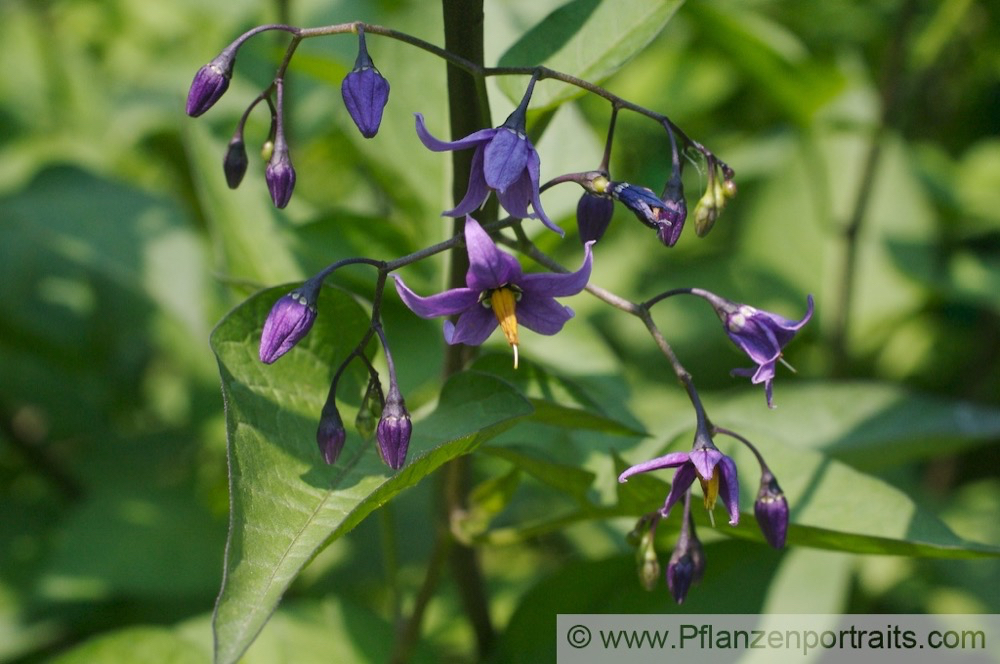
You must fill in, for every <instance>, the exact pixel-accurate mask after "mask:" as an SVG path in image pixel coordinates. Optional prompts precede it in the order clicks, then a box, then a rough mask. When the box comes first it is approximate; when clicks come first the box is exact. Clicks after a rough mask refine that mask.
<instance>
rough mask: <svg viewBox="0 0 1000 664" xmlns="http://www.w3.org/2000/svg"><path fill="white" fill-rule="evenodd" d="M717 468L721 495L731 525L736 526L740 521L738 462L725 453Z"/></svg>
mask: <svg viewBox="0 0 1000 664" xmlns="http://www.w3.org/2000/svg"><path fill="white" fill-rule="evenodd" d="M717 470H719V471H721V472H720V473H719V496H721V497H722V502H723V503H724V504H725V506H726V511H728V512H729V525H730V526H735V525H736V524H738V523H739V522H740V483H739V479H738V478H737V475H736V464H735V463H734V462H733V460H732V459H730V458H729V457H727V456H725V455H723V457H722V459H720V460H719V465H718V468H717Z"/></svg>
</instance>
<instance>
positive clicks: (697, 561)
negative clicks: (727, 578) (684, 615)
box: [667, 523, 705, 604]
mask: <svg viewBox="0 0 1000 664" xmlns="http://www.w3.org/2000/svg"><path fill="white" fill-rule="evenodd" d="M690 527H691V531H690V535H688V534H687V533H685V532H684V531H683V530H682V531H681V536H680V537H679V538H678V540H677V546H676V548H675V549H674V552H673V553H672V554H671V556H670V562H669V563H667V587H668V588H669V589H670V594H671V595H672V596H673V598H674V601H675V602H677V603H678V604H683V603H684V599H685V598H686V597H687V593H688V590H689V589H690V588H691V585H692V584H696V583H698V582H699V581H700V580H701V575H702V574H704V572H705V550H704V549H703V548H702V546H701V542H700V541H698V537H697V536H696V535H695V533H694V524H693V523H691V526H690Z"/></svg>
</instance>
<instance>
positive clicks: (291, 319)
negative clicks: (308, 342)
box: [260, 290, 316, 364]
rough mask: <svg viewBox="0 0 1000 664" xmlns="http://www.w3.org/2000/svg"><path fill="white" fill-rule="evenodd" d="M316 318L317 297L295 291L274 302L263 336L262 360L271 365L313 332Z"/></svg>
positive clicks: (265, 322) (261, 342)
mask: <svg viewBox="0 0 1000 664" xmlns="http://www.w3.org/2000/svg"><path fill="white" fill-rule="evenodd" d="M315 321H316V302H315V298H314V297H313V298H309V297H307V296H306V295H305V294H303V292H302V291H301V290H294V291H292V292H291V293H289V294H287V295H283V296H282V297H281V299H279V300H278V301H277V302H275V303H274V306H273V307H271V313H269V314H268V315H267V320H266V321H264V331H263V332H262V333H261V335H260V361H261V362H263V363H264V364H271V363H272V362H274V361H275V360H277V359H278V358H279V357H281V356H282V355H284V354H285V353H287V352H288V351H290V350H291V349H292V347H293V346H295V344H297V343H299V341H301V340H302V338H303V337H305V336H306V335H307V334H309V330H310V329H312V326H313V323H314V322H315Z"/></svg>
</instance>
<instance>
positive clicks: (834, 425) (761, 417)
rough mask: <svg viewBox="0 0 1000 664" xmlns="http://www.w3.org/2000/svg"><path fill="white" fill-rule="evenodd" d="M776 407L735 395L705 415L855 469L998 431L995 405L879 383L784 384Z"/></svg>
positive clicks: (955, 449)
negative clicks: (768, 407)
mask: <svg viewBox="0 0 1000 664" xmlns="http://www.w3.org/2000/svg"><path fill="white" fill-rule="evenodd" d="M775 391H776V399H777V403H778V410H777V411H776V412H775V413H773V415H772V414H771V413H767V412H765V410H764V409H763V408H761V405H762V402H763V397H762V396H761V395H760V394H759V393H758V392H757V391H754V392H753V393H748V392H743V393H741V394H740V395H739V396H736V397H734V398H732V399H729V400H727V401H726V402H724V403H722V404H720V405H716V406H714V407H713V408H712V419H713V421H715V422H716V423H717V424H719V425H720V426H725V427H726V428H728V429H735V430H737V431H739V432H740V433H742V434H744V435H746V436H748V437H749V438H751V439H752V440H757V439H761V440H763V439H764V438H769V439H772V440H775V441H779V442H782V443H785V444H786V445H788V446H790V447H800V448H802V447H804V448H810V449H814V450H817V451H822V452H823V453H825V454H827V455H830V456H832V457H835V458H837V459H839V460H841V461H844V462H846V463H849V464H851V465H852V466H855V467H858V468H866V469H875V468H885V467H890V466H894V465H898V464H901V463H905V462H909V461H916V460H921V459H927V458H930V457H934V456H940V455H942V454H955V453H959V452H962V451H964V450H968V449H971V448H974V447H977V446H980V445H983V444H984V443H987V442H989V441H992V440H996V438H997V436H1000V409H998V408H991V407H988V406H979V405H976V404H973V403H970V402H967V401H958V400H954V399H943V398H940V397H934V396H928V395H924V394H920V393H917V392H914V391H913V390H909V389H907V388H905V387H901V386H898V385H890V384H887V383H862V382H849V383H840V384H835V383H805V382H795V383H794V384H792V383H784V384H782V385H779V386H778V387H777V388H776V390H775Z"/></svg>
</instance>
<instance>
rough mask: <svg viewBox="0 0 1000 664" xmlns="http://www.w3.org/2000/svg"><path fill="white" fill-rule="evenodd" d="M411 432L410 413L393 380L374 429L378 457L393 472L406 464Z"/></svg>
mask: <svg viewBox="0 0 1000 664" xmlns="http://www.w3.org/2000/svg"><path fill="white" fill-rule="evenodd" d="M412 431H413V424H411V423H410V413H409V412H407V410H406V403H405V402H404V401H403V396H402V395H401V394H400V393H399V388H398V387H397V386H396V382H395V380H393V381H392V384H391V385H389V394H388V395H386V398H385V407H384V408H383V409H382V419H380V420H379V422H378V428H377V429H376V435H377V438H378V453H379V456H381V457H382V461H384V462H385V463H386V465H387V466H389V467H390V468H392V469H393V470H399V469H400V468H402V467H403V464H404V463H406V450H407V449H408V448H409V446H410V434H411V433H412Z"/></svg>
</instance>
